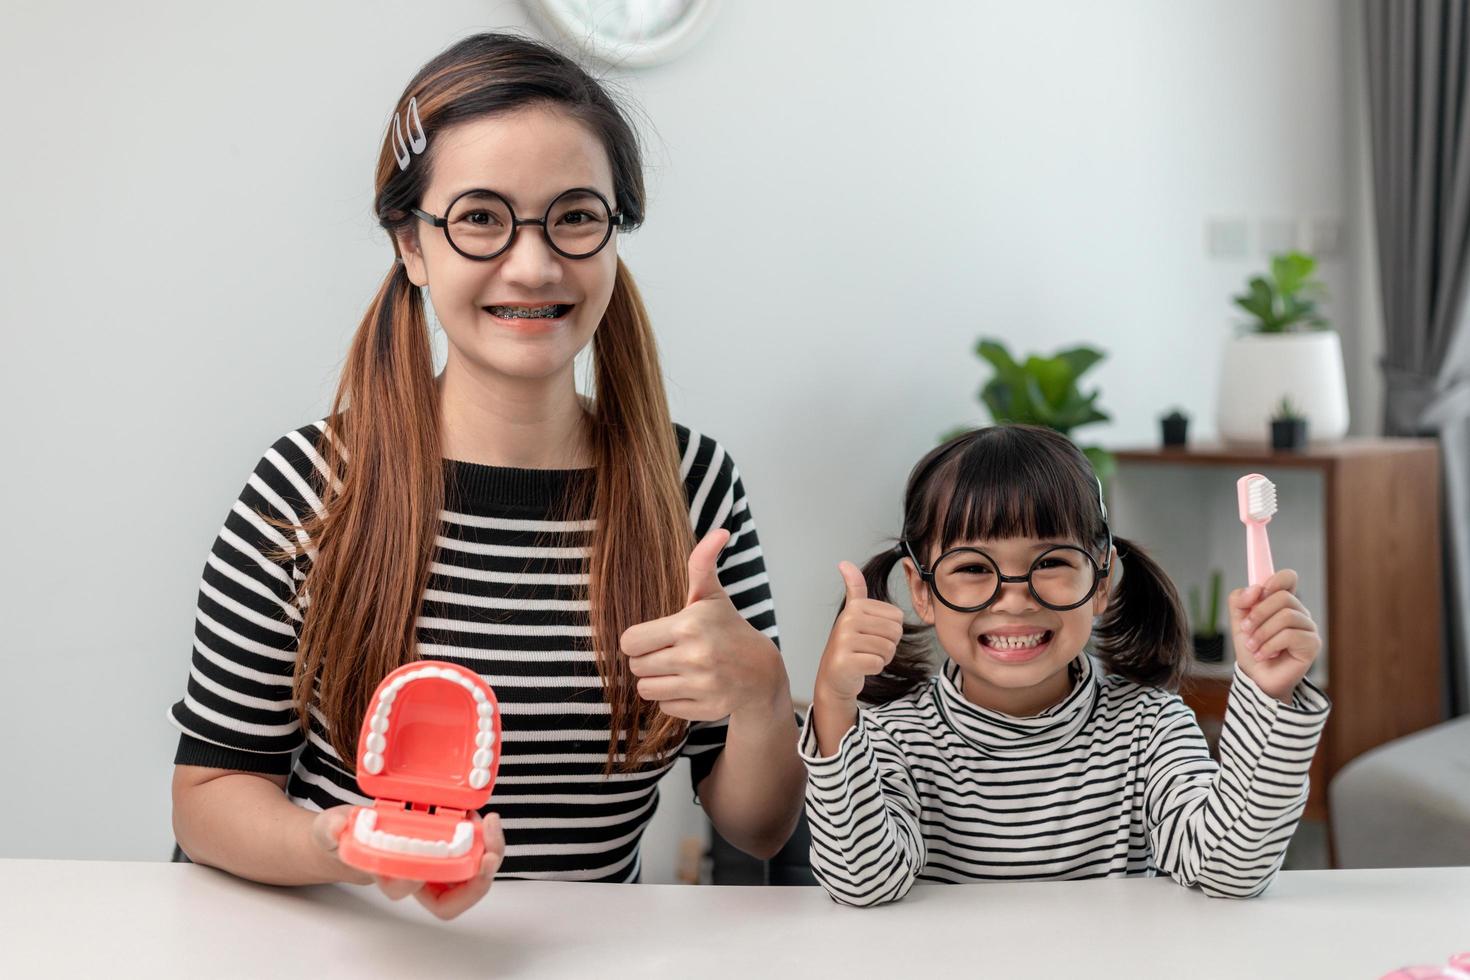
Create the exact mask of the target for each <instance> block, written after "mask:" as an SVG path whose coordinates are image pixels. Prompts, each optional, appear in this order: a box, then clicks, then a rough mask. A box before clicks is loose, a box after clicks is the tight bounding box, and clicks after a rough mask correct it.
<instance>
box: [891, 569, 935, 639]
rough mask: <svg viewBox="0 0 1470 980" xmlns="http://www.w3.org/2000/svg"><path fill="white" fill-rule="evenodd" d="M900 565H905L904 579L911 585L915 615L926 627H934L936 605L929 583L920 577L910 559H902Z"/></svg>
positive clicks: (910, 590) (910, 594)
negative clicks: (931, 595) (930, 593)
mask: <svg viewBox="0 0 1470 980" xmlns="http://www.w3.org/2000/svg"><path fill="white" fill-rule="evenodd" d="M899 564H901V565H903V577H904V580H905V581H907V582H908V584H909V596H910V598H911V599H912V600H913V604H914V614H915V615H916V616H918V617H919V618H920V619H921V620H923V621H924V623H925V625H927V626H933V625H934V603H933V601H932V599H931V597H930V595H929V583H927V582H925V581H924V580H923V579H922V578H920V577H919V570H918V569H917V568H915V567H914V563H913V562H912V561H911V560H909V559H908V558H904V559H901V560H900V562H899Z"/></svg>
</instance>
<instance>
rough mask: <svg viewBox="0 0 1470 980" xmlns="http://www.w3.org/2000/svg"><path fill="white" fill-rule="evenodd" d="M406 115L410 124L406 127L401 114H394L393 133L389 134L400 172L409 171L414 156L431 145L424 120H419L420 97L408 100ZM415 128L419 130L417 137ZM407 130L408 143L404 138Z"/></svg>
mask: <svg viewBox="0 0 1470 980" xmlns="http://www.w3.org/2000/svg"><path fill="white" fill-rule="evenodd" d="M406 115H407V116H408V122H407V124H406V126H405V123H404V122H403V119H402V116H400V115H399V113H396V112H395V113H393V131H392V132H391V133H390V134H389V136H390V138H391V139H392V142H393V158H394V159H395V160H397V161H398V169H399V170H407V169H408V165H409V164H410V163H412V162H413V154H414V153H422V152H424V148H425V147H426V146H428V145H429V137H428V136H427V135H426V134H425V133H424V123H423V120H422V119H420V118H419V99H418V96H414V97H413V98H411V99H409V100H408V111H407V113H406ZM415 126H417V127H418V128H419V131H418V135H417V136H415V135H414V131H413V128H414V127H415ZM405 128H407V130H408V140H407V141H406V142H405V141H404V138H403V132H404V129H405ZM410 151H412V153H411V152H410Z"/></svg>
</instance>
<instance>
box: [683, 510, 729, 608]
mask: <svg viewBox="0 0 1470 980" xmlns="http://www.w3.org/2000/svg"><path fill="white" fill-rule="evenodd" d="M729 542H730V532H729V531H727V530H725V529H724V528H722V527H717V528H715V529H714V530H713V531H711V532H710V533H708V534H706V535H705V536H704V537H703V538H702V539H701V540H700V542H699V544H697V545H695V546H694V550H693V551H691V552H690V553H689V599H688V601H686V602H685V603H684V604H685V605H686V606H687V605H689V604H690V603H694V602H698V601H699V600H700V599H708V598H709V597H710V596H714V595H723V594H724V591H725V587H724V586H723V585H721V584H720V577H719V575H717V574H716V573H715V562H716V561H717V560H718V559H719V557H720V552H721V551H723V550H724V549H725V545H727V544H729Z"/></svg>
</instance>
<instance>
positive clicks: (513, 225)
mask: <svg viewBox="0 0 1470 980" xmlns="http://www.w3.org/2000/svg"><path fill="white" fill-rule="evenodd" d="M471 194H480V195H485V194H490V195H493V196H494V197H496V198H498V199H499V200H500V201H502V202H503V203H504V204H505V210H506V211H508V212H509V213H510V234H509V235H508V236H507V237H506V239H505V244H504V245H502V246H500V248H498V249H496V250H495V251H493V252H491V253H490V254H489V255H474V254H472V253H470V252H466V251H465V250H464V249H462V248H460V247H459V246H458V245H456V244H455V243H454V238H453V237H452V236H451V235H450V234H449V217H448V216H449V215H451V214H453V213H454V206H455V205H456V204H458V203H459V202H460V200H461V199H463V198H466V197H469V196H470V195H471ZM568 194H591V195H592V196H593V197H595V198H597V199H598V200H599V201H601V202H602V206H603V207H604V208H606V209H607V231H606V232H605V233H604V234H603V236H602V241H600V242H598V243H597V247H596V248H594V249H593V250H592V251H590V252H581V253H573V252H568V251H565V250H564V249H562V248H560V247H558V246H557V244H556V242H555V241H554V240H553V239H552V237H551V233H550V231H549V230H548V229H547V227H546V222H547V221H549V220H550V219H551V211H552V209H553V208H555V207H556V202H557V201H560V200H561V199H562V198H564V197H566V196H567V195H568ZM408 210H409V212H410V213H411V214H413V215H414V217H417V218H421V219H423V220H424V221H427V222H428V223H429V224H431V225H433V226H434V227H435V228H439V229H442V230H443V232H444V240H445V241H446V242H448V243H449V247H450V248H452V249H454V250H455V251H456V252H458V253H459V254H460V255H463V256H464V257H465V258H467V259H469V260H470V261H472V262H489V261H490V260H491V259H495V258H499V257H500V256H502V255H504V254H505V253H506V252H508V251H510V247H511V246H512V245H514V244H515V243H516V234H517V233H518V232H519V231H520V230H521V226H523V225H536V226H539V227H540V228H541V233H542V235H544V236H545V238H546V244H547V247H549V248H550V249H551V250H552V251H553V252H555V253H556V254H557V255H560V256H561V257H562V258H564V259H572V260H574V261H575V260H577V259H590V258H592V256H594V255H596V254H597V253H598V252H601V251H602V250H603V249H604V248H606V247H607V243H608V242H610V241H612V235H613V229H615V228H621V227H622V226H623V220H624V218H623V212H622V211H614V210H613V208H612V205H611V204H609V203H607V198H605V197H603V196H602V193H601V192H600V191H597V190H595V189H594V188H591V187H569V188H567V189H566V190H564V191H562V192H561V193H560V194H558V195H556V197H554V198H552V199H551V203H550V204H548V205H546V213H545V214H543V215H542V216H541V217H539V218H521V217H518V216H517V215H516V209H515V208H513V207H511V206H510V202H509V201H507V200H506V199H505V195H503V194H501V193H500V192H498V191H493V190H491V189H490V188H488V187H475V188H472V189H470V190H467V191H465V192H463V193H462V194H457V195H455V197H454V200H452V201H450V202H449V207H447V208H445V209H444V214H445V217H442V218H441V217H439V216H438V215H437V214H430V213H429V212H428V211H424V210H422V209H420V208H409V209H408Z"/></svg>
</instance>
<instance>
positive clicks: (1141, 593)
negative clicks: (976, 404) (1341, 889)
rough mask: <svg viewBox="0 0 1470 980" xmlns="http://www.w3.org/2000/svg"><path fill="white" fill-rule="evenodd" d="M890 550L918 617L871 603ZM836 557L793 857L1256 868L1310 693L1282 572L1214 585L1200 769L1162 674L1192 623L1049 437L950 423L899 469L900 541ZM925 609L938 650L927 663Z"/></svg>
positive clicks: (1289, 803) (1298, 744)
mask: <svg viewBox="0 0 1470 980" xmlns="http://www.w3.org/2000/svg"><path fill="white" fill-rule="evenodd" d="M897 564H902V566H903V570H904V575H905V577H906V579H907V580H908V586H909V591H910V594H911V596H912V598H913V608H914V611H915V613H916V614H917V615H918V617H919V618H920V619H921V620H922V621H923V624H922V625H915V624H909V623H905V621H904V615H903V613H902V612H901V611H900V610H899V609H898V608H897V607H896V606H893V605H890V604H889V603H888V602H887V601H886V600H887V595H888V586H887V581H888V576H889V573H890V572H891V571H892V570H893V567H894V566H895V565H897ZM839 567H840V569H841V571H842V576H843V578H844V580H845V581H846V583H847V601H846V603H845V605H844V608H843V610H842V612H841V614H840V615H839V616H838V618H837V622H836V625H834V626H833V628H832V633H831V637H830V638H829V640H828V642H827V647H826V650H825V651H824V653H823V654H822V662H821V665H820V667H819V668H818V672H817V682H816V691H815V695H814V697H813V704H812V710H811V713H810V715H809V716H808V719H807V724H806V728H805V730H804V731H803V733H802V743H801V752H802V756H803V758H804V760H805V761H806V764H807V771H808V783H807V798H806V803H807V815H808V818H809V820H810V822H811V835H812V848H811V858H812V867H813V869H814V870H815V872H816V874H817V877H818V879H819V880H820V881H821V883H822V885H823V886H824V887H825V888H826V889H827V892H828V894H830V895H831V896H832V898H834V899H836V900H837V901H838V902H842V903H844V904H849V905H875V904H878V903H881V902H890V901H894V900H895V899H898V898H902V897H903V896H904V895H905V894H907V893H908V891H909V889H910V888H911V887H912V886H913V884H914V882H915V881H916V880H919V879H923V880H926V881H942V882H962V881H996V880H1056V879H1069V878H1094V877H1103V876H1110V877H1111V876H1122V875H1152V874H1155V873H1156V872H1157V871H1160V870H1162V871H1164V872H1166V873H1168V874H1169V875H1170V876H1171V877H1173V878H1174V879H1175V880H1176V881H1178V882H1180V883H1181V884H1184V885H1199V886H1200V887H1201V888H1202V889H1203V890H1204V892H1205V893H1206V894H1208V895H1213V896H1221V897H1225V896H1229V897H1239V898H1244V897H1248V896H1253V895H1258V894H1260V893H1261V892H1262V891H1263V890H1264V889H1265V888H1266V886H1267V885H1269V884H1270V882H1271V879H1272V877H1273V876H1274V875H1275V873H1276V870H1277V869H1278V868H1279V867H1280V866H1281V860H1282V857H1283V855H1284V853H1285V851H1286V845H1287V842H1288V841H1289V840H1290V839H1291V835H1292V831H1293V829H1294V828H1295V827H1296V823H1297V820H1298V819H1299V818H1300V816H1301V812H1302V808H1303V806H1304V805H1305V803H1306V798H1307V767H1308V764H1309V763H1310V762H1311V758H1312V753H1313V750H1314V749H1315V748H1316V745H1317V739H1318V737H1319V735H1320V733H1321V731H1322V725H1323V723H1324V721H1325V720H1326V717H1327V711H1328V702H1327V699H1326V697H1325V696H1324V695H1323V693H1322V692H1321V691H1320V690H1318V689H1317V688H1316V687H1314V686H1313V685H1312V684H1311V683H1310V682H1309V681H1307V680H1306V679H1305V675H1306V672H1307V668H1308V667H1309V666H1310V665H1311V663H1312V661H1313V659H1315V658H1316V656H1317V652H1318V650H1319V649H1320V647H1321V641H1320V639H1319V638H1318V635H1317V629H1316V626H1315V625H1314V624H1313V622H1312V619H1311V617H1310V616H1309V615H1308V614H1307V611H1306V609H1305V608H1304V607H1303V606H1302V604H1301V602H1299V601H1298V600H1297V598H1296V596H1295V595H1294V594H1293V590H1294V589H1295V587H1296V582H1297V577H1296V574H1295V573H1294V572H1291V571H1287V570H1283V571H1280V572H1277V573H1276V574H1275V575H1274V576H1273V577H1272V578H1271V579H1269V580H1268V581H1267V582H1265V583H1263V585H1262V586H1259V587H1253V588H1249V589H1238V590H1236V591H1235V592H1232V593H1231V596H1230V619H1231V627H1232V630H1233V632H1234V639H1235V651H1236V663H1237V667H1236V671H1235V678H1234V682H1233V684H1232V686H1231V692H1230V700H1229V707H1228V709H1227V712H1226V719H1225V727H1224V731H1223V732H1222V734H1221V737H1220V755H1221V763H1220V765H1218V766H1217V765H1216V764H1215V762H1214V761H1212V760H1211V758H1210V756H1209V751H1208V749H1207V747H1206V745H1205V740H1204V737H1203V736H1202V735H1201V733H1200V730H1199V726H1198V725H1197V724H1196V723H1195V719H1194V715H1193V713H1192V712H1191V711H1190V710H1189V708H1188V707H1186V706H1185V704H1184V702H1183V701H1181V700H1180V698H1179V697H1178V695H1177V694H1175V693H1173V690H1174V688H1175V687H1176V686H1177V683H1178V681H1179V679H1180V676H1181V674H1182V672H1183V669H1184V666H1185V663H1186V659H1187V654H1186V650H1187V647H1186V643H1187V639H1188V637H1187V633H1186V629H1185V623H1184V617H1183V614H1182V611H1181V610H1180V608H1179V600H1178V597H1177V595H1176V593H1175V591H1174V588H1173V586H1172V585H1171V584H1170V583H1169V581H1168V579H1167V578H1166V577H1165V576H1164V574H1163V572H1162V571H1161V570H1160V569H1159V567H1158V566H1157V565H1156V564H1154V562H1153V561H1151V560H1150V559H1149V558H1148V556H1146V555H1145V554H1144V553H1143V552H1142V551H1140V550H1139V549H1138V548H1136V547H1135V546H1133V545H1131V544H1129V543H1128V542H1127V541H1125V540H1123V539H1121V538H1114V537H1113V536H1112V532H1111V530H1110V529H1109V527H1108V523H1107V515H1106V511H1105V509H1104V506H1103V503H1102V500H1101V496H1100V486H1099V484H1098V483H1097V481H1096V478H1095V477H1094V476H1093V473H1092V469H1091V467H1090V466H1089V464H1088V462H1087V459H1086V458H1085V457H1084V456H1083V455H1082V454H1081V453H1080V452H1079V451H1078V450H1077V448H1076V447H1075V446H1074V445H1073V444H1072V443H1071V442H1070V441H1069V440H1068V439H1066V438H1065V437H1064V436H1061V435H1059V434H1057V433H1055V432H1053V431H1051V430H1048V429H1041V428H1035V427H1031V426H995V427H991V428H986V429H979V430H976V431H974V432H970V433H967V434H965V435H962V436H959V437H957V438H955V439H952V440H950V441H949V442H947V443H945V444H944V445H942V446H940V447H939V448H938V449H935V450H934V451H932V452H931V453H929V455H927V456H926V457H924V459H922V460H920V462H919V464H918V465H917V466H916V467H915V468H914V471H913V473H912V474H911V475H910V477H909V483H908V489H907V491H906V493H905V496H904V523H903V534H902V536H901V537H900V538H899V541H898V543H897V545H895V546H894V548H893V549H891V550H889V551H886V552H883V553H882V554H880V555H877V556H875V557H874V558H872V559H871V560H869V561H868V563H867V564H866V565H865V566H864V567H863V569H862V571H861V572H859V571H858V569H857V568H855V567H854V566H852V565H851V564H849V563H846V562H844V563H842V565H841V566H839ZM870 596H871V598H870ZM1099 617H1100V618H1099ZM1095 619H1096V620H1097V622H1096V627H1095V631H1096V635H1095V638H1094V620H1095ZM931 627H932V629H933V631H934V635H935V637H936V638H937V640H938V643H939V646H940V647H942V648H943V650H944V652H945V653H946V654H948V661H947V663H946V664H945V666H944V668H943V671H942V673H941V674H940V676H938V677H932V678H931V677H930V674H931V673H932V671H931V668H930V663H929V657H928V654H927V652H926V649H925V644H924V642H923V641H924V640H925V639H926V638H927V637H925V636H923V634H924V633H926V632H927V630H928V629H929V628H931ZM1089 640H1094V642H1093V644H1092V645H1093V648H1094V650H1095V651H1096V655H1094V654H1092V653H1089V652H1088V651H1087V649H1086V647H1087V646H1088V641H1089ZM860 698H861V699H862V700H864V701H866V702H868V703H869V704H871V705H873V707H865V708H862V709H859V707H858V700H859V699H860Z"/></svg>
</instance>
